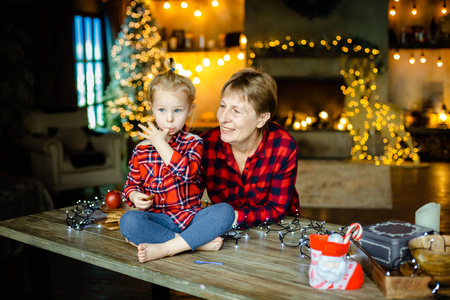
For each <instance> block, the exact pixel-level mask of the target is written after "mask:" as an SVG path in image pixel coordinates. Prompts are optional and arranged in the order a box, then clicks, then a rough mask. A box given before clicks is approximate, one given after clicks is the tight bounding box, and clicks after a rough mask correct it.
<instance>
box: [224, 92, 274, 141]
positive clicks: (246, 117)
mask: <svg viewBox="0 0 450 300" xmlns="http://www.w3.org/2000/svg"><path fill="white" fill-rule="evenodd" d="M267 115H268V116H269V117H270V113H265V114H262V115H258V114H257V113H256V111H255V109H254V108H253V106H252V105H251V104H250V103H249V102H248V101H246V100H245V99H242V98H241V96H240V95H239V94H237V93H225V94H224V96H223V98H222V99H221V100H220V106H219V109H218V110H217V120H218V121H219V125H220V138H221V139H222V141H223V142H225V143H229V144H230V145H234V146H238V145H246V144H247V143H248V142H251V141H253V140H255V139H256V137H257V136H258V135H259V128H261V127H263V126H264V124H265V123H266V121H267V120H268V117H267Z"/></svg>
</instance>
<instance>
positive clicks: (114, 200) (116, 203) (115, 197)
mask: <svg viewBox="0 0 450 300" xmlns="http://www.w3.org/2000/svg"><path fill="white" fill-rule="evenodd" d="M105 204H106V207H108V208H110V209H114V208H119V207H120V206H121V205H122V194H121V193H120V192H119V191H117V190H111V191H109V192H107V193H106V196H105Z"/></svg>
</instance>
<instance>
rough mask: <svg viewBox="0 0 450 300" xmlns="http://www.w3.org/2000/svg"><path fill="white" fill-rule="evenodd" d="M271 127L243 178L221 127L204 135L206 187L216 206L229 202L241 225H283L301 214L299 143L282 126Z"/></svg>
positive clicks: (249, 161)
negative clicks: (285, 219)
mask: <svg viewBox="0 0 450 300" xmlns="http://www.w3.org/2000/svg"><path fill="white" fill-rule="evenodd" d="M268 125H269V126H268V128H267V129H265V131H264V133H263V138H262V141H261V143H260V145H259V146H258V148H257V150H256V151H255V153H254V154H253V155H252V156H250V157H249V158H248V159H247V161H246V163H245V168H244V170H243V172H242V174H241V173H240V172H239V167H238V164H237V162H236V160H235V158H234V156H233V153H232V150H231V146H230V144H228V143H224V142H222V140H221V139H220V129H219V127H216V128H214V129H211V130H209V131H207V132H205V133H203V134H202V135H201V137H202V138H203V156H202V173H203V176H204V180H203V184H205V186H206V189H207V191H208V196H209V198H210V200H211V202H212V203H219V202H227V203H229V204H230V205H231V206H233V207H234V209H235V210H236V211H238V221H237V222H238V224H242V223H244V222H246V223H247V225H249V226H253V225H258V224H261V223H263V222H265V221H266V220H269V219H271V220H273V221H275V222H279V221H281V219H282V217H283V216H284V215H286V214H294V215H295V214H296V213H297V212H298V214H300V204H299V198H298V193H297V190H296V188H295V182H296V180H297V167H298V157H297V156H298V145H297V142H296V141H295V139H294V138H293V137H292V136H291V135H290V134H289V133H288V132H287V131H286V130H285V129H284V128H282V127H281V126H280V125H278V124H276V123H274V122H270V123H269V124H268Z"/></svg>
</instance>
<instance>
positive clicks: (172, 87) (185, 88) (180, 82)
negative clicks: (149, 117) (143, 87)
mask: <svg viewBox="0 0 450 300" xmlns="http://www.w3.org/2000/svg"><path fill="white" fill-rule="evenodd" d="M165 64H166V67H167V68H168V69H169V70H168V71H166V72H164V73H161V74H158V75H156V76H155V78H153V80H152V81H151V82H150V85H149V87H148V93H149V100H150V102H151V103H153V94H154V93H155V91H156V90H165V91H173V92H183V93H184V94H185V95H186V97H187V99H188V102H189V104H192V102H194V99H195V87H194V84H193V83H192V81H191V80H190V79H189V78H188V77H186V76H183V75H179V74H177V73H175V60H174V59H173V58H172V57H169V58H168V59H167V60H166V62H165Z"/></svg>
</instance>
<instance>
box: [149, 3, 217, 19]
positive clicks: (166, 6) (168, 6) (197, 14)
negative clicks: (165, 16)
mask: <svg viewBox="0 0 450 300" xmlns="http://www.w3.org/2000/svg"><path fill="white" fill-rule="evenodd" d="M153 1H157V0H153ZM174 2H181V3H180V6H181V8H188V7H189V5H190V4H189V3H192V2H194V1H177V0H171V1H168V0H165V1H164V6H163V7H164V9H171V8H172V4H174ZM195 6H196V9H195V11H194V16H195V17H197V18H199V17H201V16H202V11H201V9H200V6H199V4H198V1H195ZM211 6H212V7H218V6H219V1H217V0H214V1H211Z"/></svg>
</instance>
